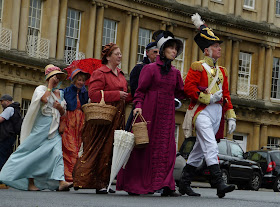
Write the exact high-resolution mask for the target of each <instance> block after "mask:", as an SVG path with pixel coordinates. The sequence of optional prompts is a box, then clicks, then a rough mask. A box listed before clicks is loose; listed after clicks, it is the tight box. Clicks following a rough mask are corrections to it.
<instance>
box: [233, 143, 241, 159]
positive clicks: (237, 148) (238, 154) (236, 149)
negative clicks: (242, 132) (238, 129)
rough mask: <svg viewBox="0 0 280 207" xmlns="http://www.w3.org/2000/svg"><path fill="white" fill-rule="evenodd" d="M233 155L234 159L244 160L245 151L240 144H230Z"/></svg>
mask: <svg viewBox="0 0 280 207" xmlns="http://www.w3.org/2000/svg"><path fill="white" fill-rule="evenodd" d="M230 150H231V155H232V156H233V157H239V158H243V153H244V152H243V150H242V149H241V147H240V146H239V145H238V144H234V143H230Z"/></svg>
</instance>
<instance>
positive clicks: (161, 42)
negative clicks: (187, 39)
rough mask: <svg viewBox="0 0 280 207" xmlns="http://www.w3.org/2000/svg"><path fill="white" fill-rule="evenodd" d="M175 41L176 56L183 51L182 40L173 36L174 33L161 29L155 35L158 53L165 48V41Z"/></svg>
mask: <svg viewBox="0 0 280 207" xmlns="http://www.w3.org/2000/svg"><path fill="white" fill-rule="evenodd" d="M171 41H173V42H175V43H176V46H177V56H176V57H178V56H179V55H180V54H181V53H182V52H183V42H182V41H181V40H179V39H176V38H174V35H173V33H172V32H170V31H163V32H162V33H160V34H158V35H157V37H156V42H157V48H158V49H159V53H160V54H161V55H162V53H163V50H164V49H165V44H166V43H167V42H171Z"/></svg>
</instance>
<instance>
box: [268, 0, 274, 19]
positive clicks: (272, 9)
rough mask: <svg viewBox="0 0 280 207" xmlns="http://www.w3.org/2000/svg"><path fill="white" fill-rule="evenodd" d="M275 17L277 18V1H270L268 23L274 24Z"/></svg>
mask: <svg viewBox="0 0 280 207" xmlns="http://www.w3.org/2000/svg"><path fill="white" fill-rule="evenodd" d="M274 17H275V1H274V0H270V1H269V7H268V17H267V21H268V23H271V24H272V23H273V22H274Z"/></svg>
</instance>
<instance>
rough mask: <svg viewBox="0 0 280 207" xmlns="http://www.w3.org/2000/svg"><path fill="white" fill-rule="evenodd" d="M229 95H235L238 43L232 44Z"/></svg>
mask: <svg viewBox="0 0 280 207" xmlns="http://www.w3.org/2000/svg"><path fill="white" fill-rule="evenodd" d="M232 50H233V52H232V64H231V78H230V82H231V84H230V93H231V94H234V95H236V94H237V81H238V67H239V41H238V40H237V41H234V42H233V49H232Z"/></svg>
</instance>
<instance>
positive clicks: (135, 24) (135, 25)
mask: <svg viewBox="0 0 280 207" xmlns="http://www.w3.org/2000/svg"><path fill="white" fill-rule="evenodd" d="M132 15H133V18H132V31H131V41H130V56H129V58H130V61H129V73H130V71H131V70H132V69H133V68H134V66H135V65H136V62H137V49H138V32H139V14H136V13H133V14H132Z"/></svg>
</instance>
